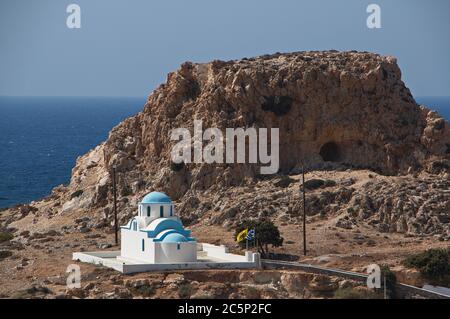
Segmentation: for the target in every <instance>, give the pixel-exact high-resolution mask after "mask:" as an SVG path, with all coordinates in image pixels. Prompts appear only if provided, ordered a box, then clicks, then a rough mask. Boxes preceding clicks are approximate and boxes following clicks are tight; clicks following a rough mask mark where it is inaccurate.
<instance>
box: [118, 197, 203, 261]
mask: <svg viewBox="0 0 450 319" xmlns="http://www.w3.org/2000/svg"><path fill="white" fill-rule="evenodd" d="M190 235H191V232H190V231H189V230H186V229H184V228H183V224H182V223H181V220H180V219H179V218H178V217H177V216H175V214H174V209H173V204H172V200H171V199H170V198H169V197H168V196H167V195H166V194H164V193H160V192H152V193H149V194H147V195H146V196H145V197H144V198H143V199H142V201H141V202H140V203H139V205H138V215H137V216H135V217H134V218H132V219H131V220H130V221H129V222H128V224H127V225H126V226H122V227H121V249H120V251H121V253H120V257H121V258H122V259H129V260H135V261H142V262H145V263H152V264H153V263H160V264H163V263H184V262H195V261H197V241H196V240H195V238H192V237H190Z"/></svg>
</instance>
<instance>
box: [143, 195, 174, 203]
mask: <svg viewBox="0 0 450 319" xmlns="http://www.w3.org/2000/svg"><path fill="white" fill-rule="evenodd" d="M141 204H172V200H171V199H170V197H169V196H167V195H166V194H164V193H160V192H151V193H148V194H147V195H145V196H144V198H143V199H142V201H141Z"/></svg>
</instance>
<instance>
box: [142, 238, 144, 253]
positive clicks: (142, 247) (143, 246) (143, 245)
mask: <svg viewBox="0 0 450 319" xmlns="http://www.w3.org/2000/svg"><path fill="white" fill-rule="evenodd" d="M144 250H145V240H144V239H142V251H144Z"/></svg>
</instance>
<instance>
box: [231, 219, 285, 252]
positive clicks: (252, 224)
mask: <svg viewBox="0 0 450 319" xmlns="http://www.w3.org/2000/svg"><path fill="white" fill-rule="evenodd" d="M246 228H247V229H248V230H250V229H254V230H255V238H254V241H255V243H256V244H257V249H258V252H259V253H260V254H261V257H262V258H266V257H267V256H268V252H269V245H272V247H280V246H282V245H283V237H281V235H280V231H279V230H278V227H277V226H275V224H274V223H273V222H272V221H271V220H268V219H261V220H249V221H245V222H243V223H242V224H240V225H239V226H238V227H237V228H236V232H235V235H234V239H235V240H236V237H237V235H238V234H239V233H240V232H241V231H243V230H244V229H246ZM239 246H240V247H242V248H245V246H246V240H243V241H241V242H239Z"/></svg>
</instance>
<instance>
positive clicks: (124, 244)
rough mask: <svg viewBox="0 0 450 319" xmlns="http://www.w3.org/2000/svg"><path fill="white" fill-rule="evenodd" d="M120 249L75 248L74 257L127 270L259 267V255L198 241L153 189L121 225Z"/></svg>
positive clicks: (81, 260)
mask: <svg viewBox="0 0 450 319" xmlns="http://www.w3.org/2000/svg"><path fill="white" fill-rule="evenodd" d="M120 231H121V247H120V250H107V251H91V252H74V253H73V255H72V259H73V260H76V261H79V262H85V263H91V264H96V265H101V266H104V267H109V268H112V269H115V270H117V271H120V272H121V273H124V274H132V273H137V272H147V271H166V270H177V269H178V270H179V269H214V268H217V269H239V268H260V267H261V264H260V256H259V254H258V253H256V252H251V251H246V252H245V255H236V254H232V253H229V251H228V247H226V246H224V245H220V246H217V245H212V244H209V243H197V241H196V239H195V238H193V237H191V232H190V231H189V230H187V229H184V227H183V224H182V223H181V220H180V219H179V218H178V217H177V216H175V212H174V207H173V204H172V200H171V199H170V198H169V197H168V196H167V195H166V194H164V193H160V192H151V193H149V194H147V195H145V196H144V198H143V199H142V200H141V202H140V203H138V209H137V216H135V217H133V218H132V219H131V220H130V221H129V222H128V223H127V224H126V225H125V226H122V227H121V230H120Z"/></svg>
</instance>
